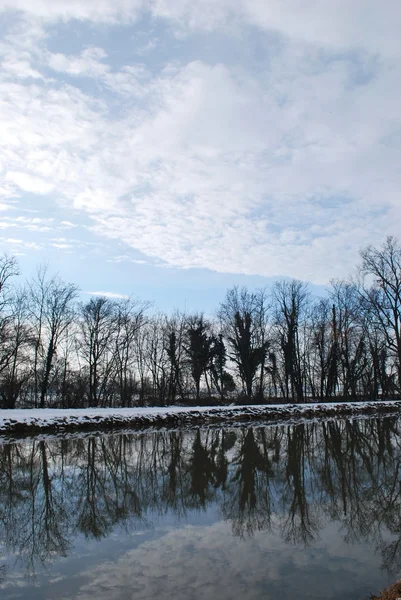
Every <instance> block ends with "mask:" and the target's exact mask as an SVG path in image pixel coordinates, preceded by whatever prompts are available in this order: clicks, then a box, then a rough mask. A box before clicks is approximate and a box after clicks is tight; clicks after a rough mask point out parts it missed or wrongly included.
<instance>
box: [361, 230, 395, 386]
mask: <svg viewBox="0 0 401 600" xmlns="http://www.w3.org/2000/svg"><path fill="white" fill-rule="evenodd" d="M361 258H362V265H361V272H362V275H365V276H368V277H369V276H370V277H371V278H372V279H373V284H372V285H371V286H369V285H366V282H362V285H361V287H360V294H361V296H362V299H363V304H364V308H365V310H366V311H367V312H368V314H369V318H370V319H371V320H372V321H374V323H375V324H376V325H377V326H378V327H379V328H380V330H381V331H382V332H383V335H384V336H385V339H386V344H387V348H388V350H389V352H390V354H391V355H392V356H393V357H394V358H395V361H396V368H397V380H398V381H397V383H398V391H399V392H400V391H401V245H400V242H399V241H398V240H397V239H396V238H394V237H392V236H389V237H388V238H387V239H386V241H385V243H384V244H383V246H382V247H381V248H374V247H373V246H368V247H367V248H365V249H363V250H362V251H361Z"/></svg>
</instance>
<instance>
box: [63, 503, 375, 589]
mask: <svg viewBox="0 0 401 600" xmlns="http://www.w3.org/2000/svg"><path fill="white" fill-rule="evenodd" d="M272 521H273V526H276V521H277V519H276V516H275V515H273V519H272ZM230 527H231V523H229V522H228V523H227V522H220V523H216V524H213V525H211V526H204V527H199V526H190V525H189V526H188V525H187V526H185V527H180V528H175V529H172V530H170V531H167V533H166V534H165V535H162V536H157V537H156V538H155V539H153V540H150V541H146V542H143V543H142V544H140V545H139V546H138V547H137V548H134V549H132V550H129V551H128V552H125V553H123V554H122V555H120V556H118V557H116V558H115V559H114V558H110V559H109V560H103V561H102V562H100V563H98V564H97V565H95V566H94V567H91V568H90V569H87V570H86V571H83V572H81V573H80V574H79V575H80V576H79V578H77V581H78V582H82V580H83V583H81V586H80V588H79V589H78V590H77V591H76V592H75V590H74V591H72V590H70V593H69V596H68V597H69V598H79V599H80V600H87V599H89V598H98V599H99V600H103V599H104V600H106V599H107V600H111V599H113V600H117V599H121V598H126V597H132V598H134V597H135V599H136V600H151V599H152V600H153V599H154V598H176V599H177V600H187V599H188V598H191V599H193V600H195V599H196V600H209V599H210V598H221V600H231V599H232V598H242V599H244V600H256V599H258V598H261V597H263V598H266V599H268V600H273V599H276V598H279V597H283V598H297V597H299V594H301V597H305V598H309V597H310V598H326V599H327V600H329V599H334V598H340V597H346V596H347V595H348V594H349V592H350V590H352V589H354V588H355V581H360V582H365V583H366V588H367V589H369V585H371V582H372V581H373V582H374V581H375V579H376V578H377V577H378V576H379V575H378V567H377V557H376V556H375V549H374V546H373V545H372V544H368V543H367V542H366V543H361V544H359V545H352V544H344V542H343V540H342V536H341V533H340V532H338V530H337V527H336V524H329V525H328V526H326V527H325V528H324V530H323V531H322V536H321V540H316V542H315V544H314V545H313V547H304V546H303V545H302V544H297V545H291V544H285V542H284V541H283V540H282V539H281V538H280V536H279V534H278V532H277V531H274V530H273V531H259V532H256V533H255V535H254V537H253V538H252V539H249V538H248V539H246V538H245V539H240V538H238V537H234V536H233V535H232V532H231V530H230ZM244 556H246V561H244ZM367 573H369V576H368V578H369V577H371V579H370V580H369V581H367V582H366V579H367ZM66 597H67V596H65V598H66Z"/></svg>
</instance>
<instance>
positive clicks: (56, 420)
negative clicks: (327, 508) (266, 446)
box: [0, 400, 401, 443]
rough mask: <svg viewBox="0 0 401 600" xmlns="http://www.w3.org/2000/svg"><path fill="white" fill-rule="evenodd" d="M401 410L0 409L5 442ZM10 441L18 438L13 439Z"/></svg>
mask: <svg viewBox="0 0 401 600" xmlns="http://www.w3.org/2000/svg"><path fill="white" fill-rule="evenodd" d="M386 414H387V415H389V416H390V415H397V414H401V400H379V401H365V402H341V403H339V402H330V403H322V402H318V403H313V404H265V405H243V406H237V405H235V406H223V407H215V406H205V407H199V406H198V407H183V406H169V407H146V408H138V407H136V408H116V409H112V408H99V409H95V408H84V409H25V410H23V409H17V410H0V436H1V437H0V443H1V441H4V442H6V441H8V440H7V438H9V437H10V438H13V437H15V436H18V437H21V438H24V437H32V436H35V435H38V434H68V433H75V432H78V431H82V432H86V433H90V432H98V431H100V432H101V431H106V430H111V429H112V430H121V429H126V430H132V431H133V432H135V431H140V430H143V429H149V428H152V429H161V428H163V429H177V428H180V427H183V428H185V427H194V426H202V425H205V426H208V425H220V424H221V425H230V424H236V425H239V424H244V425H246V424H247V423H250V422H254V423H260V424H263V423H266V425H274V424H276V423H278V422H281V423H287V422H288V424H293V423H294V422H296V421H302V420H304V419H305V420H310V419H332V418H336V417H338V418H343V417H353V416H361V417H363V416H375V415H377V416H382V415H386ZM9 441H12V440H11V439H10V440H9Z"/></svg>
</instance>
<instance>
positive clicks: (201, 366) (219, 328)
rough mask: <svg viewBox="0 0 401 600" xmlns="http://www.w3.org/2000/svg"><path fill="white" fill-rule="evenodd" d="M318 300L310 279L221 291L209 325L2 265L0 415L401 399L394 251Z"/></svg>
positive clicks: (364, 257) (7, 262)
mask: <svg viewBox="0 0 401 600" xmlns="http://www.w3.org/2000/svg"><path fill="white" fill-rule="evenodd" d="M360 254H361V260H360V264H359V265H358V267H357V269H356V271H355V274H354V275H353V276H352V277H350V278H349V279H346V280H334V281H331V282H330V286H329V288H328V291H327V294H326V295H325V296H324V297H321V298H319V297H314V296H313V295H312V294H311V292H310V290H309V287H308V284H307V283H304V282H302V281H299V280H296V279H292V280H282V281H277V282H276V283H275V284H274V285H273V286H272V287H271V288H263V289H259V290H255V291H251V290H249V289H247V288H246V287H238V286H235V287H233V288H231V289H229V290H228V291H227V294H226V297H225V298H224V300H223V301H222V302H221V304H220V306H219V307H218V309H217V311H216V313H215V315H214V316H213V317H206V316H205V315H204V314H199V313H198V314H186V313H183V312H179V311H176V312H174V313H173V314H163V313H156V312H155V311H154V310H153V308H152V305H151V304H150V303H149V302H146V301H141V300H137V299H134V298H129V299H121V300H115V299H111V298H108V297H91V298H90V299H89V300H88V301H87V302H82V301H79V290H78V288H77V287H76V286H75V285H74V284H72V283H67V282H65V281H63V280H62V279H61V278H60V277H58V276H51V275H50V274H49V272H48V269H47V268H46V267H40V268H39V269H38V271H37V273H36V275H35V277H34V278H33V279H32V280H30V281H27V282H25V283H23V284H21V282H20V279H19V277H18V275H19V268H18V264H17V261H16V259H15V258H14V257H10V256H7V255H4V256H3V257H0V406H1V407H2V408H15V407H42V408H44V407H63V408H78V407H106V406H107V407H131V406H136V405H138V406H146V405H161V406H167V405H172V404H183V405H184V404H211V403H212V404H224V403H232V402H238V403H249V402H254V403H261V402H272V401H274V402H288V401H290V402H306V401H311V400H312V401H316V400H318V401H325V400H336V399H337V400H342V399H379V398H385V397H386V398H387V397H399V396H400V394H401V245H400V243H399V241H398V240H397V239H395V238H394V237H388V238H387V239H386V241H385V242H384V244H383V245H382V246H381V247H380V248H375V247H373V246H369V247H367V248H365V249H363V250H362V251H361V253H360Z"/></svg>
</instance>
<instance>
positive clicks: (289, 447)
mask: <svg viewBox="0 0 401 600" xmlns="http://www.w3.org/2000/svg"><path fill="white" fill-rule="evenodd" d="M400 425H401V421H398V420H397V419H394V418H390V417H389V418H383V419H366V420H352V421H350V420H348V421H346V420H344V421H336V422H327V423H308V424H303V425H297V426H276V427H272V426H270V427H263V426H261V425H258V426H256V427H243V428H221V429H219V428H209V429H206V428H205V429H198V430H190V431H174V432H162V431H159V432H152V433H143V434H140V433H138V434H129V435H127V434H113V435H111V434H104V435H99V436H91V437H82V438H75V439H74V438H71V439H61V440H60V439H59V440H57V439H48V440H46V441H44V440H39V439H37V440H29V441H26V442H23V443H14V444H8V445H2V446H0V595H1V598H2V599H3V598H4V599H11V598H12V599H19V598H29V599H44V598H46V599H55V598H57V599H67V598H68V599H71V598H77V599H80V600H86V599H89V598H97V600H103V599H104V600H112V599H116V600H117V599H118V600H120V599H124V600H126V599H131V598H132V599H134V598H135V600H142V599H147V600H149V599H153V598H176V599H177V600H181V599H182V600H184V599H185V600H187V599H194V600H198V599H205V600H206V599H209V598H220V599H222V600H224V599H227V600H228V599H236V598H238V599H241V600H248V599H258V598H263V599H283V600H284V599H287V598H288V599H290V598H291V599H292V600H293V599H295V598H296V599H297V600H304V599H306V598H308V599H309V598H316V599H317V598H319V599H323V598H324V599H330V598H333V599H334V598H336V599H337V598H347V599H349V600H352V599H355V600H359V599H366V600H367V598H368V597H369V594H370V593H372V592H377V591H378V590H379V589H380V588H383V587H384V586H385V585H387V584H388V583H390V582H392V581H394V580H395V579H397V578H399V577H400V575H401V572H400V571H401V569H400V567H401V487H400V486H401V480H400V467H401V462H400V461H401V445H400V438H399V430H400Z"/></svg>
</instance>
